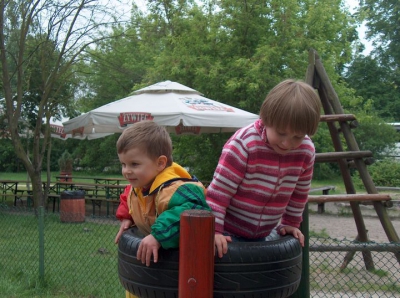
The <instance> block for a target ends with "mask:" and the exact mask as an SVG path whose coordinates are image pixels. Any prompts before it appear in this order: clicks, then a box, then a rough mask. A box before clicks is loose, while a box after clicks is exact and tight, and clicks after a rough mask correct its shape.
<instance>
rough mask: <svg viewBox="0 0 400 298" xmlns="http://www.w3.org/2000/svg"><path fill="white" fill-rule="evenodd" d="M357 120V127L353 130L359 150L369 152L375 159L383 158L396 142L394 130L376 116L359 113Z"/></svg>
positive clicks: (396, 135) (396, 136)
mask: <svg viewBox="0 0 400 298" xmlns="http://www.w3.org/2000/svg"><path fill="white" fill-rule="evenodd" d="M357 119H358V122H359V127H357V128H356V129H355V130H354V136H355V138H356V140H357V143H358V146H359V147H360V150H368V151H371V152H372V153H373V154H374V158H375V159H380V158H383V157H385V156H386V155H387V151H389V150H391V149H393V148H394V147H395V143H396V142H397V141H398V134H397V132H396V130H395V129H393V127H392V126H390V125H388V124H386V123H385V122H384V121H383V120H382V119H380V118H379V117H377V116H371V115H367V114H365V113H362V112H359V113H358V114H357Z"/></svg>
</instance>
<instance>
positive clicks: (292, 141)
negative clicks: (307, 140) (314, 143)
mask: <svg viewBox="0 0 400 298" xmlns="http://www.w3.org/2000/svg"><path fill="white" fill-rule="evenodd" d="M265 129H266V133H267V140H268V143H269V144H270V145H271V147H272V148H273V149H274V151H275V152H276V153H279V154H286V153H288V152H289V151H290V150H293V149H296V148H297V147H299V146H300V144H301V142H302V141H303V139H304V137H305V135H301V134H298V133H293V132H292V131H291V130H290V129H285V130H279V129H275V128H272V127H265Z"/></svg>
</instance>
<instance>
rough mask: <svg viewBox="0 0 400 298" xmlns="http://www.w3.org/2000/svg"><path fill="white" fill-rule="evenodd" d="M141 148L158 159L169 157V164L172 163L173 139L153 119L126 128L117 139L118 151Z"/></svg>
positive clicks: (151, 156)
mask: <svg viewBox="0 0 400 298" xmlns="http://www.w3.org/2000/svg"><path fill="white" fill-rule="evenodd" d="M132 148H139V149H140V150H142V151H143V152H144V153H145V154H147V156H149V157H150V158H152V159H156V158H158V157H160V156H161V155H165V156H166V157H167V166H170V165H171V164H172V161H173V160H172V141H171V137H170V136H169V134H168V132H167V130H166V129H165V128H164V127H163V126H160V125H158V124H157V123H155V122H153V121H148V120H145V121H140V122H137V123H135V124H133V125H132V126H130V127H128V128H127V129H125V130H124V131H123V132H122V134H121V136H120V137H119V138H118V141H117V153H118V154H120V153H124V152H126V151H128V150H130V149H132Z"/></svg>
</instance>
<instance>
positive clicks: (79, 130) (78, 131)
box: [72, 126, 85, 137]
mask: <svg viewBox="0 0 400 298" xmlns="http://www.w3.org/2000/svg"><path fill="white" fill-rule="evenodd" d="M84 130H85V128H84V127H83V126H82V127H79V128H77V129H74V130H73V131H72V137H76V136H83V131H84Z"/></svg>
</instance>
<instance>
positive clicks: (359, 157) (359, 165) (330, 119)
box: [306, 49, 400, 270]
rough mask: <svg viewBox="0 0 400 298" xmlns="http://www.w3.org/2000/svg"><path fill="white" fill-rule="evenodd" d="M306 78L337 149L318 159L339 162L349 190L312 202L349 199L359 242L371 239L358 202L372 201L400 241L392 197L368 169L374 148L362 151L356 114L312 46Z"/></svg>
mask: <svg viewBox="0 0 400 298" xmlns="http://www.w3.org/2000/svg"><path fill="white" fill-rule="evenodd" d="M306 82H307V83H308V84H310V85H311V86H313V87H314V88H315V89H316V90H317V91H318V94H319V97H320V99H321V102H322V107H323V109H324V113H325V115H323V116H321V122H326V123H327V125H328V129H329V132H330V135H331V138H332V142H333V146H334V149H335V152H330V153H317V154H316V162H337V163H338V165H339V168H340V171H341V174H342V178H343V182H344V186H345V189H346V194H343V195H334V196H332V195H322V196H313V195H309V202H317V203H324V202H338V201H342V202H343V201H348V202H349V203H350V207H351V210H352V212H353V216H354V220H355V224H356V227H357V232H358V236H357V238H356V240H357V241H359V242H368V241H369V240H368V235H367V230H366V228H365V223H364V219H363V216H362V213H361V209H360V206H359V204H360V202H372V205H373V206H374V209H375V211H376V213H377V215H378V217H379V220H380V222H381V224H382V227H383V229H384V231H385V233H386V235H387V237H388V239H389V241H390V242H400V241H399V236H398V235H397V233H396V231H395V229H394V227H393V224H392V222H391V221H390V218H389V216H388V213H387V211H386V208H385V206H386V204H387V202H388V201H390V199H391V198H390V196H388V195H383V194H379V193H378V190H377V188H376V187H375V184H374V182H373V181H372V179H371V176H370V174H369V172H368V169H367V165H368V164H370V163H371V158H372V152H370V151H360V149H359V147H358V144H357V141H356V139H355V137H354V134H353V132H352V130H351V129H352V128H356V127H357V126H358V123H357V119H356V117H355V116H354V115H348V114H344V110H343V108H342V106H341V104H340V101H339V98H338V96H337V94H336V92H335V90H334V89H333V86H332V84H331V82H330V80H329V78H328V75H327V73H326V71H325V68H324V66H323V65H322V62H321V60H320V58H319V56H318V54H317V52H316V51H315V50H313V49H311V50H310V51H309V65H308V68H307V73H306ZM341 134H342V135H343V137H344V140H345V143H346V148H348V151H345V150H344V148H343V145H342V140H341ZM349 165H353V166H354V167H355V168H356V169H357V170H358V172H359V174H360V177H361V180H362V182H363V184H364V187H365V189H366V192H367V194H356V190H355V187H354V184H353V181H352V177H351V174H350V166H349ZM352 254H354V253H351V252H349V253H348V255H347V256H346V257H345V262H346V260H349V259H350V260H351V258H352ZM362 254H363V258H364V263H365V266H366V268H367V270H372V269H374V263H373V260H372V256H371V252H370V251H367V250H365V251H363V252H362ZM394 254H395V256H396V258H397V261H398V262H399V263H400V252H395V253H394ZM349 255H350V256H349ZM346 265H347V263H346V264H344V266H346ZM342 267H343V265H342Z"/></svg>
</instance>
